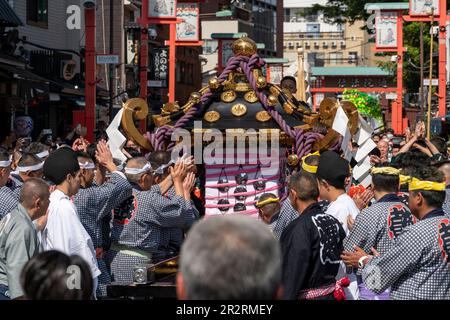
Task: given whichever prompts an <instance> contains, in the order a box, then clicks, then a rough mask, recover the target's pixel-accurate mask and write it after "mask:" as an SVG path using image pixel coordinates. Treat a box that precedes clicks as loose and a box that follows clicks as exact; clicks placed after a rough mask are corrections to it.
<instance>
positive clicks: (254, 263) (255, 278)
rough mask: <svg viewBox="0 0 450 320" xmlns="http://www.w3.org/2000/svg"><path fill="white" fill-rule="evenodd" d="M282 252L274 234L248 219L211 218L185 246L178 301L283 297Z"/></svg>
mask: <svg viewBox="0 0 450 320" xmlns="http://www.w3.org/2000/svg"><path fill="white" fill-rule="evenodd" d="M280 283H281V256H280V248H279V245H278V243H277V241H276V240H275V238H274V237H273V235H272V234H271V232H270V230H269V228H268V227H267V226H266V225H264V224H263V223H262V222H260V221H256V220H254V219H251V218H249V217H245V216H240V215H236V216H220V217H211V218H209V219H206V220H202V221H200V222H198V223H197V224H195V225H194V226H193V227H192V229H191V231H190V232H189V234H188V236H187V238H186V240H185V241H184V243H183V246H182V249H181V257H180V272H179V273H178V276H177V295H178V298H179V299H182V300H186V299H187V300H254V299H256V300H269V299H275V298H279V297H280V293H281V291H280V288H281V286H280Z"/></svg>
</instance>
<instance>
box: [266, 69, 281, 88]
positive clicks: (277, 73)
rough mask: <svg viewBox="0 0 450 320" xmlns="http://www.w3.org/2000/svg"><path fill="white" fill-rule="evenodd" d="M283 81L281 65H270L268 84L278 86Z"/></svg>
mask: <svg viewBox="0 0 450 320" xmlns="http://www.w3.org/2000/svg"><path fill="white" fill-rule="evenodd" d="M281 79H283V66H282V65H271V66H270V81H269V82H270V83H273V84H277V85H279V84H280V82H281Z"/></svg>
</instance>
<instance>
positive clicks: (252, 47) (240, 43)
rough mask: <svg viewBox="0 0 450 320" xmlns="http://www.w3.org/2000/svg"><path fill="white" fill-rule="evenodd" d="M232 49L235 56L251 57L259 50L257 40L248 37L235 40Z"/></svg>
mask: <svg viewBox="0 0 450 320" xmlns="http://www.w3.org/2000/svg"><path fill="white" fill-rule="evenodd" d="M232 49H233V54H234V55H235V56H246V57H251V56H252V55H254V54H255V53H256V52H257V51H258V48H257V47H256V42H255V41H253V40H252V39H250V38H248V37H242V38H240V39H237V40H236V41H235V42H233V45H232Z"/></svg>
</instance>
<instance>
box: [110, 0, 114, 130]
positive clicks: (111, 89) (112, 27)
mask: <svg viewBox="0 0 450 320" xmlns="http://www.w3.org/2000/svg"><path fill="white" fill-rule="evenodd" d="M113 20H114V1H113V0H109V54H111V55H112V54H113V53H114V22H113ZM114 69H115V68H114V64H110V65H109V121H110V122H111V121H112V120H113V100H114V74H115V72H114V71H115V70H114Z"/></svg>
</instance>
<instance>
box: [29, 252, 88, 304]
mask: <svg viewBox="0 0 450 320" xmlns="http://www.w3.org/2000/svg"><path fill="white" fill-rule="evenodd" d="M69 267H71V268H74V267H75V268H74V269H73V271H74V273H73V275H75V272H77V273H76V275H77V276H79V277H80V278H79V279H75V280H76V281H78V284H79V285H80V286H79V287H76V286H75V285H76V284H77V283H74V287H73V288H70V287H69V286H68V283H71V278H70V277H71V275H72V274H71V273H70V268H69ZM21 284H22V288H23V290H24V294H25V297H26V298H27V299H30V300H90V299H91V297H92V293H93V286H94V284H93V279H92V274H91V270H90V268H89V265H88V264H87V263H86V262H85V261H84V260H83V259H82V258H81V257H79V256H75V255H73V256H70V257H69V256H67V255H66V254H64V253H62V252H59V251H56V250H50V251H45V252H42V253H39V254H38V255H36V256H34V257H33V258H31V259H30V260H29V261H28V262H27V263H26V265H25V267H24V268H23V270H22V274H21Z"/></svg>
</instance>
